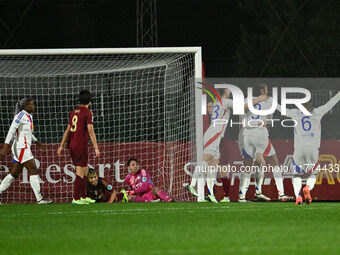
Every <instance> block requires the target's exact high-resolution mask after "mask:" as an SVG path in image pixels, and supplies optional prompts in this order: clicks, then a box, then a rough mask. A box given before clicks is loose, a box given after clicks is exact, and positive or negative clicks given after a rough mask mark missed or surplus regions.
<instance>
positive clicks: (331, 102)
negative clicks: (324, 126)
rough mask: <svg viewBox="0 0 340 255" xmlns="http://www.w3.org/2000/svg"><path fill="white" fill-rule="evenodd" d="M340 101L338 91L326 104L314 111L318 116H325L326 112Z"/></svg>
mask: <svg viewBox="0 0 340 255" xmlns="http://www.w3.org/2000/svg"><path fill="white" fill-rule="evenodd" d="M339 100H340V91H339V92H338V93H337V94H336V95H335V96H334V97H332V98H331V99H330V100H329V101H328V102H327V103H326V104H324V105H322V106H320V107H318V108H316V109H314V111H315V113H318V114H320V115H322V116H323V115H325V114H326V113H327V112H329V111H330V110H331V109H332V108H333V107H334V105H336V104H337V103H338V102H339Z"/></svg>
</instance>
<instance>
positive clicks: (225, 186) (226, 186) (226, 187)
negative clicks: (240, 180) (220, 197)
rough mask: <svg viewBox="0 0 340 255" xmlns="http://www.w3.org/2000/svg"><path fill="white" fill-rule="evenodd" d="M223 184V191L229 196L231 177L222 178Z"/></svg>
mask: <svg viewBox="0 0 340 255" xmlns="http://www.w3.org/2000/svg"><path fill="white" fill-rule="evenodd" d="M221 181H222V186H223V191H224V196H225V197H229V194H230V192H229V191H230V180H229V178H222V179H221Z"/></svg>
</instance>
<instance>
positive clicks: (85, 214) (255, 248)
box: [0, 202, 340, 255]
mask: <svg viewBox="0 0 340 255" xmlns="http://www.w3.org/2000/svg"><path fill="white" fill-rule="evenodd" d="M0 253H1V254H4V255H5V254H6V255H8V254H15V255H18V254H35V255H38V254H44V255H46V254H63V255H66V254H73V255H75V254H91V255H95V254H98V255H101V254H111V255H119V254H122V255H126V254H140V255H144V254H146V255H153V254H160V255H165V254H195V255H198V254H212V255H213V254H252V255H254V254H275V255H276V254H308V255H310V254H340V203H313V204H312V205H310V206H307V205H303V206H299V207H298V206H295V205H294V204H293V203H273V202H272V203H247V204H238V203H228V204H211V203H169V204H166V203H149V204H146V203H145V204H142V203H138V204H137V203H127V204H94V205H81V206H79V205H71V204H52V205H2V206H0Z"/></svg>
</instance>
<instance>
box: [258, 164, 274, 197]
mask: <svg viewBox="0 0 340 255" xmlns="http://www.w3.org/2000/svg"><path fill="white" fill-rule="evenodd" d="M254 164H255V166H256V172H255V200H258V201H266V202H269V201H270V200H271V199H270V198H269V197H267V196H266V195H264V194H263V193H262V184H263V180H264V172H263V168H262V166H261V165H260V164H259V163H257V161H255V163H254Z"/></svg>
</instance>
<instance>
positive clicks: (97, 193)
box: [86, 168, 127, 203]
mask: <svg viewBox="0 0 340 255" xmlns="http://www.w3.org/2000/svg"><path fill="white" fill-rule="evenodd" d="M86 193H87V196H88V197H90V198H91V199H94V200H96V203H100V202H107V203H113V202H127V197H126V196H124V194H123V193H117V191H116V190H114V189H113V188H112V185H111V184H109V182H108V181H107V180H105V179H104V178H101V177H98V174H97V172H96V171H95V170H94V169H93V168H90V169H89V173H88V174H87V191H86Z"/></svg>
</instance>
